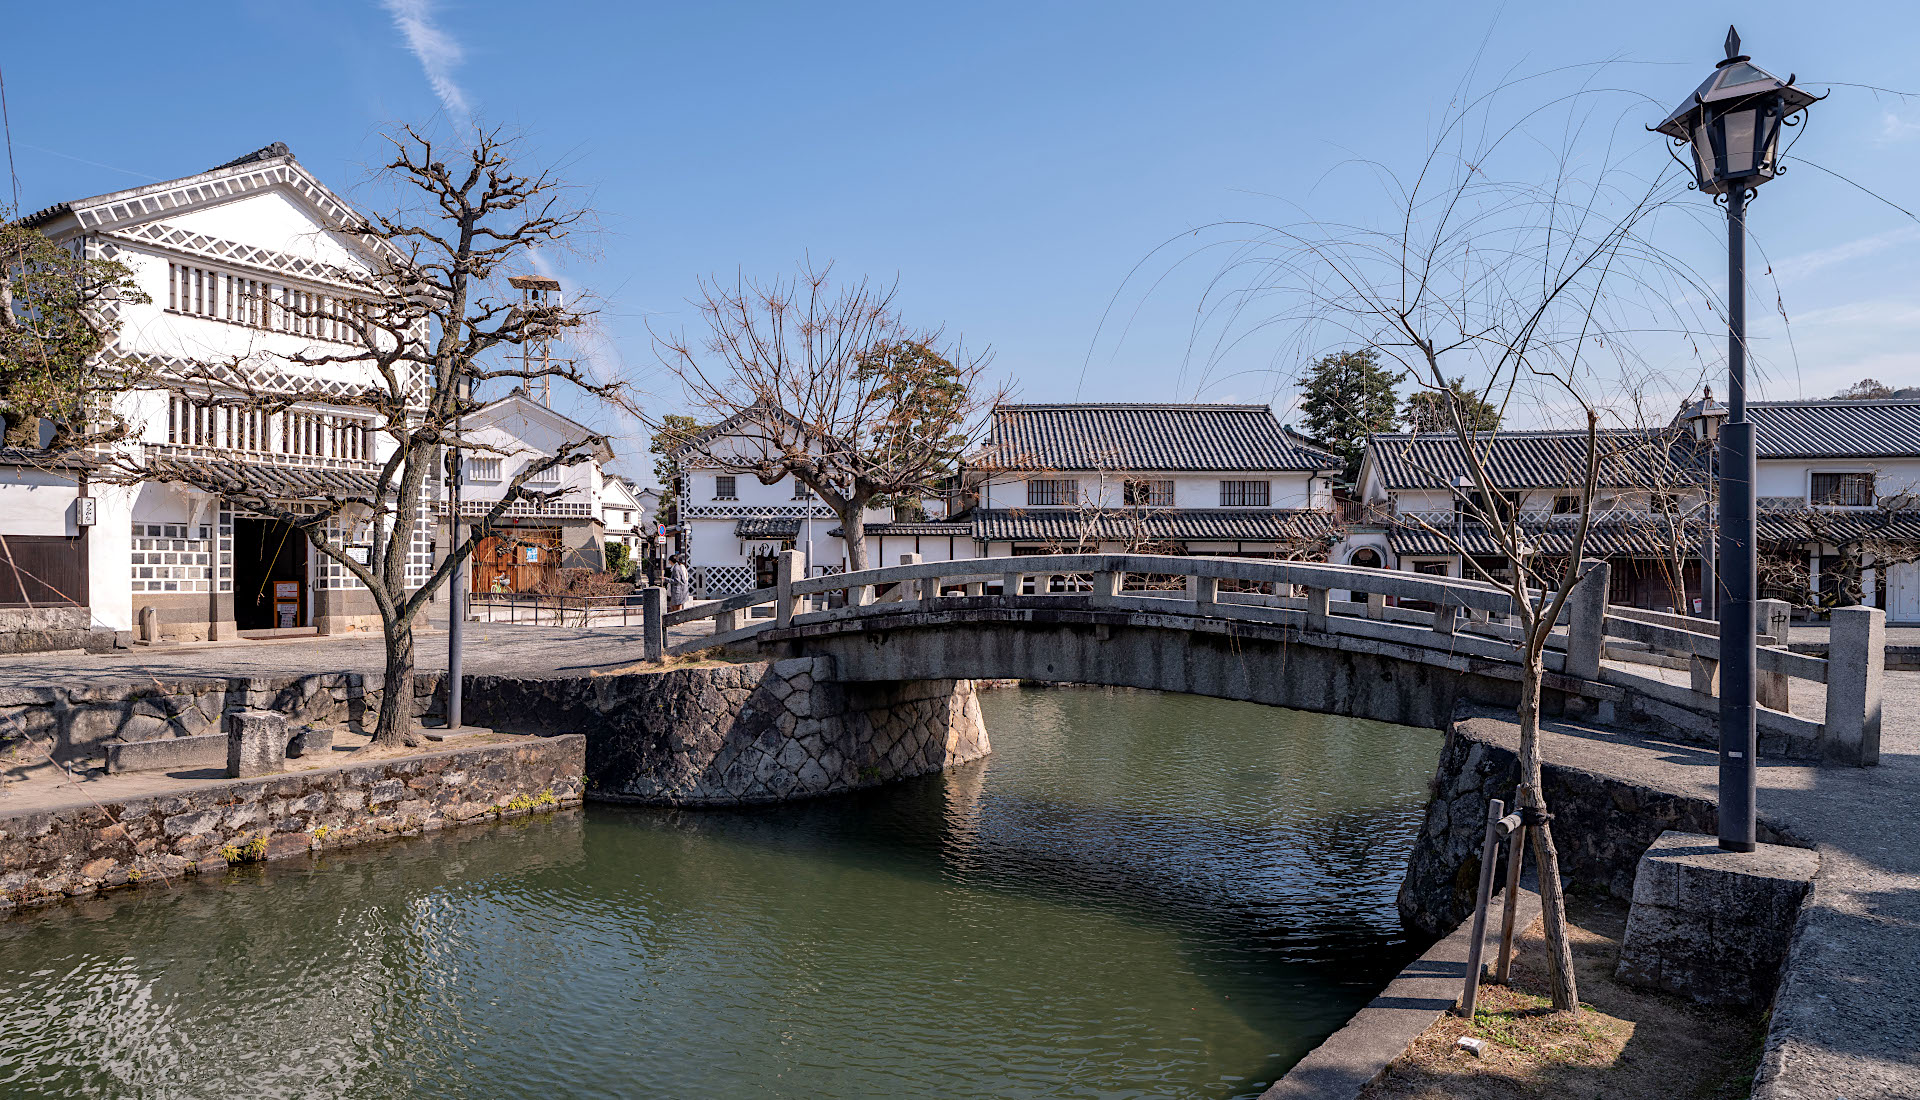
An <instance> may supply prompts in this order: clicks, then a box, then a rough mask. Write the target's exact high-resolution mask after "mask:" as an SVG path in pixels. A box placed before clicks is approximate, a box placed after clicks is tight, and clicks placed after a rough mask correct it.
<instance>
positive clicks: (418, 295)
mask: <svg viewBox="0 0 1920 1100" xmlns="http://www.w3.org/2000/svg"><path fill="white" fill-rule="evenodd" d="M389 140H390V142H391V145H392V150H393V152H392V158H391V160H389V161H388V162H387V163H386V164H385V165H384V166H383V168H382V170H381V176H382V178H383V180H384V181H385V182H386V183H388V184H390V185H392V187H393V188H394V189H395V190H396V191H397V193H398V194H399V195H400V196H401V197H400V199H399V200H398V201H397V202H396V204H395V206H394V208H393V209H392V210H390V211H389V212H386V213H374V214H371V215H369V216H367V218H366V220H365V221H362V222H359V223H357V224H353V225H349V226H345V227H342V228H341V229H340V230H339V231H340V232H342V233H343V234H345V235H346V236H348V237H350V238H352V239H354V240H356V241H358V242H359V243H360V244H361V245H362V246H363V248H364V251H365V252H366V254H367V255H368V256H370V257H372V258H373V260H372V262H371V264H370V266H369V267H368V268H367V269H366V272H367V273H364V274H361V273H353V272H337V273H335V278H336V280H338V281H341V282H344V283H346V284H347V286H348V287H349V288H350V289H349V290H347V291H346V292H344V293H342V294H340V295H339V296H338V297H337V298H332V297H324V296H319V295H312V294H300V293H291V292H290V293H288V294H286V295H284V296H281V297H276V298H275V299H274V300H271V301H258V302H250V303H248V308H253V309H259V310H262V311H266V312H267V314H268V315H269V317H271V318H272V319H273V320H274V326H273V327H277V328H279V329H280V330H281V331H292V332H295V333H298V334H304V335H307V336H317V337H319V338H321V339H322V340H323V341H324V343H320V344H315V345H312V346H310V347H309V348H308V349H307V350H304V351H302V352H299V353H296V354H293V355H288V356H282V357H273V356H268V355H265V354H261V355H258V356H254V357H249V358H248V359H240V360H234V361H229V362H221V363H205V364H200V365H197V366H194V367H190V368H186V369H180V370H175V371H172V372H170V373H169V374H168V376H167V377H166V380H165V388H166V389H167V390H168V391H169V392H170V393H171V394H172V395H173V396H174V397H175V398H177V399H179V400H180V401H182V402H184V404H185V407H186V408H185V413H184V416H185V418H186V420H187V421H188V422H189V423H191V424H192V425H193V426H194V431H195V433H196V434H194V435H192V436H190V437H188V438H187V439H186V441H187V442H190V443H193V444H195V445H197V446H199V447H200V448H201V449H206V450H217V445H218V444H219V443H220V442H221V440H222V439H223V438H230V432H227V433H213V432H209V434H208V436H207V437H206V438H204V439H203V438H201V437H200V436H199V435H198V434H197V433H198V431H199V427H200V426H201V425H205V424H224V425H239V426H240V428H239V431H240V432H241V433H242V434H245V433H246V432H249V431H254V432H258V431H260V430H261V429H262V428H264V429H265V430H267V431H272V430H275V428H276V426H277V427H278V430H281V431H285V432H325V433H335V432H352V433H362V434H360V435H359V436H358V438H357V440H355V438H354V437H352V436H347V437H335V438H346V439H348V440H349V442H347V444H346V449H347V450H348V451H349V452H350V453H354V454H360V455H362V456H364V457H365V458H366V459H370V460H371V463H370V465H371V469H369V470H367V471H366V476H364V477H363V478H359V479H355V478H347V477H341V478H337V479H333V480H332V481H331V482H330V484H329V485H328V487H327V488H325V489H324V490H323V491H322V492H321V493H320V495H319V496H318V497H317V498H313V497H309V498H308V499H305V500H301V501H298V502H290V501H288V500H287V499H286V492H285V489H284V487H283V485H282V484H281V483H280V482H279V481H278V480H277V479H276V478H275V477H274V476H273V475H274V470H273V469H272V467H270V466H268V465H265V464H255V463H251V462H245V461H176V460H172V459H159V460H155V459H151V458H150V457H149V456H147V455H146V454H144V453H142V452H141V451H139V450H125V451H122V452H120V453H119V454H118V456H117V457H116V459H115V463H114V467H113V470H112V476H114V477H116V478H118V479H119V480H122V481H164V482H172V483H176V484H183V485H187V486H190V487H192V488H194V489H198V490H200V491H202V492H206V493H211V494H216V495H218V496H220V497H222V498H224V499H226V500H228V501H231V502H232V503H233V504H234V506H235V507H236V508H239V509H244V510H246V511H250V512H252V513H253V514H255V515H259V516H263V517H267V518H269V519H274V520H278V521H280V522H281V523H284V524H287V525H288V526H290V527H291V528H293V529H294V530H296V531H298V532H299V533H300V534H301V535H302V536H304V537H305V538H306V540H307V541H308V543H309V544H310V545H311V546H312V547H313V548H314V549H315V550H317V551H318V552H319V553H321V554H323V555H324V556H325V557H326V558H328V559H329V560H330V561H332V562H334V563H337V564H338V565H339V566H340V567H341V568H342V569H344V570H345V572H346V573H348V574H350V575H351V576H352V577H353V578H354V579H355V580H356V581H358V582H359V583H360V584H361V585H364V586H365V588H366V590H367V592H368V593H369V594H370V595H371V597H372V600H373V603H374V606H375V608H376V609H377V610H378V613H379V616H380V623H381V629H382V633H383V637H384V640H385V643H386V661H385V690H384V691H383V692H382V693H381V702H380V712H379V719H378V723H377V725H376V728H375V730H374V743H375V744H376V745H383V746H384V745H395V744H406V745H414V744H417V743H418V737H417V734H416V733H415V731H414V728H413V727H414V722H413V717H412V713H411V710H410V707H411V703H412V695H413V693H412V690H411V685H412V682H413V670H414V655H413V628H414V623H415V622H416V621H417V619H418V618H419V616H420V614H421V613H422V612H423V611H424V610H425V608H426V606H427V603H428V601H429V600H430V599H431V598H432V597H433V594H434V592H435V591H436V590H437V589H438V588H439V587H440V586H441V585H442V584H444V583H445V582H446V580H447V578H448V576H449V575H451V573H452V571H453V569H454V567H455V566H456V565H457V564H458V563H459V562H461V561H463V560H465V559H467V558H468V557H470V556H471V555H472V554H473V552H474V549H475V547H476V545H477V544H478V542H479V541H480V540H481V539H483V538H485V537H486V536H487V535H488V533H489V532H490V531H491V529H492V526H493V524H494V523H495V522H497V521H498V520H499V519H500V518H501V516H503V515H504V514H505V513H506V511H507V510H508V508H510V507H511V506H512V505H513V504H514V502H516V501H522V500H534V501H538V500H545V499H550V498H553V497H557V496H559V495H560V491H558V490H556V491H546V492H543V491H537V490H536V489H534V488H530V487H529V482H531V481H533V480H534V479H535V478H536V477H537V476H538V475H540V474H541V473H542V472H544V471H547V470H552V469H555V468H557V467H561V466H567V465H572V464H576V463H580V462H585V461H587V460H588V459H589V457H590V456H591V453H592V451H593V449H594V447H596V446H597V445H600V444H602V443H603V442H604V440H603V438H602V437H600V436H598V435H593V434H587V435H585V436H584V437H583V438H581V439H577V440H576V439H570V440H566V441H564V442H563V443H562V444H561V445H560V446H559V447H558V448H556V449H555V450H554V451H553V452H551V453H549V454H544V455H540V456H537V457H532V458H529V459H527V461H525V463H524V464H523V465H522V466H521V468H520V470H519V471H518V472H517V473H516V474H514V475H513V476H512V477H511V478H510V479H508V481H507V483H506V485H505V489H504V491H503V492H502V493H501V496H500V499H499V500H498V501H497V502H495V503H493V504H492V505H491V506H490V507H489V508H488V509H487V510H486V511H485V512H484V514H482V515H480V516H479V517H478V518H477V519H475V520H472V521H471V522H473V523H474V529H473V531H472V532H471V533H469V534H466V535H463V534H462V529H463V527H464V526H465V524H464V523H463V522H462V520H463V519H464V518H465V517H450V518H449V521H448V528H449V530H450V531H451V532H452V539H451V544H450V545H449V546H448V547H447V548H446V553H444V554H443V555H441V560H440V561H439V562H438V563H437V564H436V565H433V566H431V567H430V568H429V567H428V566H426V564H425V562H424V560H423V556H422V554H421V549H422V546H423V544H424V541H425V539H424V532H425V531H427V530H430V527H429V519H428V517H429V513H430V510H431V508H432V507H433V506H434V503H435V502H434V500H433V498H434V497H435V495H436V487H437V485H438V484H439V482H440V478H441V475H442V472H443V470H444V468H445V466H446V464H447V463H448V462H449V461H450V458H451V455H452V454H453V453H454V449H455V448H466V449H467V450H468V451H469V453H473V452H478V453H481V454H487V453H495V454H498V453H501V452H498V451H497V450H494V449H492V448H488V447H485V446H482V445H479V444H476V443H475V442H473V441H471V440H466V439H463V437H462V433H461V421H462V418H464V417H465V416H466V415H467V414H468V413H470V412H472V411H473V410H474V409H476V408H477V407H479V404H480V402H479V400H477V399H476V396H475V395H476V394H477V393H479V392H480V391H481V390H482V389H483V388H486V387H488V386H494V385H497V384H499V383H501V382H502V381H503V380H504V381H507V382H515V383H521V384H524V383H526V382H529V381H532V380H535V379H547V380H554V379H558V380H559V381H561V382H563V383H568V384H571V385H572V386H573V387H574V388H575V389H577V390H579V391H582V392H584V393H585V394H587V395H590V396H591V397H593V398H597V399H600V400H605V401H610V402H615V403H622V404H624V403H625V402H626V400H627V398H626V391H625V388H624V384H622V383H619V382H602V381H599V380H596V379H594V378H592V377H590V376H589V374H588V373H587V371H586V370H585V369H584V368H581V367H579V366H577V365H576V364H574V363H571V362H566V361H560V360H553V361H541V360H528V359H524V358H522V359H518V360H512V359H508V358H506V357H505V355H504V354H503V353H504V352H506V351H510V350H512V349H514V348H518V347H521V346H524V345H526V344H529V343H534V342H538V341H542V340H548V339H553V338H555V337H557V336H559V335H561V334H563V333H565V332H567V331H568V330H570V329H573V328H576V327H578V326H579V325H580V324H582V323H583V321H584V320H585V319H586V317H587V316H588V314H587V313H586V312H583V311H581V310H577V309H574V308H571V307H568V306H563V305H558V304H532V305H527V304H523V303H522V302H520V301H519V300H518V299H517V298H516V297H515V296H514V295H513V294H512V293H511V291H509V290H507V288H506V287H505V285H504V283H505V280H506V277H507V276H508V275H509V274H512V273H514V272H515V271H516V270H524V269H525V268H526V267H527V266H530V265H531V263H532V258H533V254H534V253H535V252H536V251H537V250H540V249H544V248H554V247H561V246H564V245H565V243H566V242H567V240H568V238H569V236H570V235H571V234H572V233H574V232H575V230H576V229H578V228H579V227H580V226H581V224H582V219H583V217H584V216H585V215H584V213H583V212H582V211H581V210H579V209H576V208H574V207H572V206H570V205H568V204H567V203H566V202H565V201H564V200H565V194H564V193H565V190H566V188H565V185H564V183H563V182H562V181H560V180H559V179H557V178H555V177H554V176H553V175H552V174H550V173H549V172H546V171H540V170H533V171H528V170H524V169H522V168H521V167H519V165H518V164H517V159H518V158H517V153H518V150H517V149H516V144H515V142H514V140H513V139H511V138H509V137H506V136H503V134H502V132H501V131H499V130H497V129H494V130H487V129H478V130H476V131H475V132H474V133H473V134H472V135H470V140H468V141H467V142H466V143H465V144H463V145H460V146H457V147H452V148H441V147H439V146H437V145H436V144H435V142H434V141H433V140H432V139H431V138H429V137H428V136H426V135H424V134H422V133H420V132H419V131H417V130H415V129H413V128H412V127H405V128H403V129H401V130H400V131H399V132H398V133H397V134H394V135H393V136H391V137H390V139H389ZM343 347H344V349H345V350H341V349H342V348H343ZM513 362H518V363H519V364H520V365H519V366H512V365H509V364H510V363H513ZM312 405H320V406H326V407H329V408H332V409H346V410H349V414H343V415H335V414H316V415H314V416H313V417H311V418H303V417H302V414H298V413H296V412H295V410H296V407H299V406H312ZM356 412H357V413H359V414H364V415H362V416H358V417H356V416H353V415H351V414H352V413H356ZM323 417H324V418H323ZM383 452H384V454H383ZM210 457H221V456H218V455H213V456H210Z"/></svg>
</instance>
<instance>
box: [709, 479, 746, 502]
mask: <svg viewBox="0 0 1920 1100" xmlns="http://www.w3.org/2000/svg"><path fill="white" fill-rule="evenodd" d="M713 499H715V500H739V499H740V498H739V496H738V495H736V486H735V482H734V478H733V475H731V474H721V475H720V476H719V477H716V478H714V479H713Z"/></svg>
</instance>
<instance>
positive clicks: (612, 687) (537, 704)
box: [463, 658, 992, 806]
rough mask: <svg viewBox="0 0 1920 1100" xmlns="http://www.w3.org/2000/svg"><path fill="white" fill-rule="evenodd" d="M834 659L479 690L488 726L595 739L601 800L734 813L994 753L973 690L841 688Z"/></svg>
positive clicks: (593, 760)
mask: <svg viewBox="0 0 1920 1100" xmlns="http://www.w3.org/2000/svg"><path fill="white" fill-rule="evenodd" d="M832 672H833V664H832V661H831V660H829V659H827V658H796V659H793V660H786V661H774V662H760V663H755V664H742V665H725V666H718V667H711V668H687V669H674V670H672V671H668V672H659V673H642V674H636V675H628V676H605V677H592V678H572V679H549V680H532V679H506V678H497V677H489V676H474V677H469V678H468V680H467V684H468V686H467V691H466V695H465V701H464V704H463V705H464V711H463V717H465V719H466V720H467V721H469V722H473V723H477V724H480V725H501V726H508V725H511V726H512V727H513V728H516V729H525V728H529V723H532V724H533V727H532V728H535V729H549V730H556V731H558V730H565V731H570V732H580V733H585V734H586V735H587V779H588V785H589V792H590V795H591V797H593V798H596V799H607V800H610V801H623V802H640V803H649V804H655V805H669V806H728V805H745V804H750V803H762V802H779V801H785V800H789V799H796V798H811V797H815V796H818V795H826V794H837V793H841V792H844V791H851V790H857V789H859V788H862V787H870V786H874V785H876V784H879V783H886V782H890V781H892V780H896V779H905V778H909V777H911V776H916V775H925V774H928V773H930V772H937V771H939V770H941V769H942V768H946V767H949V766H951V765H954V764H959V763H964V762H966V761H968V760H975V759H978V758H980V757H982V756H985V755H986V754H987V753H989V752H991V751H992V746H991V744H990V743H989V741H988V738H987V731H986V726H985V724H984V723H983V722H982V720H981V717H980V704H979V701H978V699H977V698H976V697H975V694H974V689H973V685H972V683H971V682H969V681H965V680H958V681H956V680H919V681H908V682H865V683H854V684H842V683H837V682H835V681H834V679H833V675H832Z"/></svg>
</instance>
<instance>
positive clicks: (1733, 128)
mask: <svg viewBox="0 0 1920 1100" xmlns="http://www.w3.org/2000/svg"><path fill="white" fill-rule="evenodd" d="M1723 118H1724V121H1723V123H1722V125H1723V126H1724V127H1725V133H1726V135H1727V138H1726V140H1727V175H1729V176H1743V175H1747V174H1749V173H1752V172H1755V171H1758V170H1759V165H1760V155H1759V150H1757V149H1756V148H1755V147H1754V137H1755V134H1756V131H1757V130H1758V128H1759V127H1758V124H1759V120H1760V110H1759V108H1758V107H1742V108H1739V109H1737V110H1734V111H1729V112H1727V114H1726V115H1725V116H1723Z"/></svg>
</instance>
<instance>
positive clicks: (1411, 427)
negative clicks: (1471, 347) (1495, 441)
mask: <svg viewBox="0 0 1920 1100" xmlns="http://www.w3.org/2000/svg"><path fill="white" fill-rule="evenodd" d="M1450 405H1451V407H1450ZM1453 408H1458V409H1459V410H1460V419H1461V420H1462V421H1464V422H1465V426H1466V429H1467V430H1468V431H1470V432H1491V431H1496V430H1498V429H1499V427H1500V410H1499V409H1498V408H1497V407H1495V406H1494V405H1492V404H1491V403H1489V402H1487V401H1485V400H1483V399H1482V398H1481V397H1480V395H1479V394H1477V393H1475V392H1473V391H1472V390H1469V389H1468V388H1467V380H1466V379H1465V378H1455V379H1453V380H1452V381H1450V382H1448V383H1447V392H1446V393H1440V392H1438V391H1435V390H1418V391H1415V392H1414V393H1410V394H1408V395H1407V400H1406V403H1405V404H1404V405H1402V406H1400V422H1401V424H1403V425H1405V426H1406V429H1407V430H1408V431H1410V432H1420V433H1423V434H1432V433H1434V432H1450V431H1453V429H1454V424H1453Z"/></svg>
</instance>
